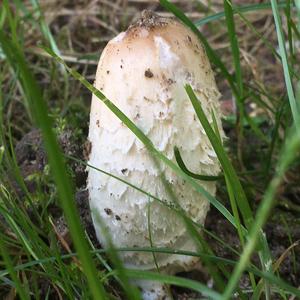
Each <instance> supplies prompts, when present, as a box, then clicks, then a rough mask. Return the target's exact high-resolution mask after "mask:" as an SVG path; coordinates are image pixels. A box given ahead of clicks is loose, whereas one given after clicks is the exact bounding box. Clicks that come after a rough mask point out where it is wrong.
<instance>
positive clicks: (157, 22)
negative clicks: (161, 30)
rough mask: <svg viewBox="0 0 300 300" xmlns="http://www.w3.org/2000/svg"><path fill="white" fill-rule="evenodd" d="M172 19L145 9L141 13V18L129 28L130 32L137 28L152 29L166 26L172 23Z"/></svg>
mask: <svg viewBox="0 0 300 300" xmlns="http://www.w3.org/2000/svg"><path fill="white" fill-rule="evenodd" d="M170 20H171V18H168V19H166V18H164V17H161V16H159V15H158V14H156V13H155V12H153V11H151V10H148V9H145V10H143V11H142V13H141V17H140V18H139V19H138V20H137V21H135V22H134V23H133V24H132V25H130V26H129V28H128V31H130V30H132V29H135V28H137V27H144V28H146V29H152V28H155V27H158V26H166V25H168V23H170Z"/></svg>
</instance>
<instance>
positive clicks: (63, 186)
mask: <svg viewBox="0 0 300 300" xmlns="http://www.w3.org/2000/svg"><path fill="white" fill-rule="evenodd" d="M0 43H1V46H2V49H3V51H4V52H5V55H6V57H7V59H8V61H9V62H10V63H11V64H12V65H13V66H15V64H17V65H18V68H19V76H20V82H21V83H22V85H23V89H24V91H25V93H26V94H27V95H28V99H29V100H30V102H29V103H30V108H31V110H32V115H33V116H34V117H35V119H36V121H37V123H38V124H39V126H40V128H41V130H42V134H43V137H44V143H45V148H46V151H47V154H48V159H49V163H50V166H51V171H52V174H53V177H54V180H55V182H56V186H57V190H58V193H59V196H60V200H61V205H62V208H63V210H64V213H65V216H66V219H67V222H68V225H69V229H70V233H71V236H72V238H73V241H74V244H75V247H76V249H77V251H78V253H79V257H80V260H81V263H82V265H83V269H84V273H85V275H86V277H87V281H88V284H89V286H90V290H91V294H92V295H93V297H94V298H95V299H105V298H106V295H105V291H104V288H103V286H102V285H101V283H100V281H99V280H98V276H97V271H96V268H95V266H94V264H93V262H92V259H91V257H90V254H89V251H88V246H87V243H86V241H85V238H84V233H83V230H82V227H81V225H80V222H79V221H78V220H79V216H78V213H77V211H76V207H75V204H74V194H73V191H72V187H71V184H70V181H69V178H68V175H67V172H66V168H65V167H64V160H63V157H62V154H61V152H60V149H59V146H58V143H57V140H56V138H55V135H54V133H53V131H52V128H53V126H52V122H51V119H50V118H49V116H48V113H47V107H46V105H45V103H44V101H43V98H42V94H41V91H40V89H39V87H38V85H37V83H36V81H35V79H34V77H33V75H32V73H31V72H30V70H29V68H28V66H27V64H26V61H25V58H24V56H23V55H22V53H21V52H20V50H19V49H18V48H17V47H16V46H15V45H14V44H13V43H12V42H11V41H10V40H9V39H8V38H7V37H6V36H5V35H4V34H3V33H2V32H0Z"/></svg>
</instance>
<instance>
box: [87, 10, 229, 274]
mask: <svg viewBox="0 0 300 300" xmlns="http://www.w3.org/2000/svg"><path fill="white" fill-rule="evenodd" d="M185 84H190V85H191V86H192V87H193V89H194V91H195V93H196V95H197V97H198V99H199V100H200V101H201V104H202V107H203V109H204V112H206V115H207V117H208V119H209V120H211V111H212V110H213V111H214V113H215V115H216V118H217V122H218V126H219V130H220V132H221V133H222V132H223V131H222V127H221V121H220V111H219V104H218V98H219V92H218V90H217V87H216V84H215V80H214V75H213V72H212V70H211V67H210V64H209V61H208V59H207V56H206V54H205V51H204V49H203V47H202V46H201V44H200V43H199V40H198V38H197V37H196V36H195V35H194V34H193V33H192V32H191V31H190V30H189V29H188V28H186V27H185V26H184V25H182V24H181V23H179V22H177V21H176V20H174V19H170V18H162V17H158V16H157V15H154V14H153V13H149V12H147V13H144V14H143V16H142V18H141V19H140V20H139V21H138V22H137V23H136V24H134V25H132V26H131V27H129V29H128V30H127V31H126V32H122V33H120V34H119V35H118V36H117V37H116V38H114V39H113V40H111V41H110V42H109V43H108V45H107V46H106V48H105V49H104V51H103V53H102V55H101V58H100V62H99V65H98V69H97V74H96V81H95V86H96V88H98V89H100V90H101V91H102V92H103V93H104V94H105V95H106V97H107V98H108V99H110V100H111V101H112V102H113V103H114V104H115V105H116V106H118V108H119V109H121V110H122V111H123V112H124V113H125V114H126V115H127V116H128V117H129V118H130V119H131V120H133V121H134V122H135V124H136V125H137V126H138V127H139V128H140V129H141V130H142V131H143V132H144V133H145V134H146V135H147V136H148V137H149V138H150V139H151V141H152V142H153V144H154V146H155V147H156V148H157V149H158V150H160V151H162V152H163V153H164V155H166V156H167V157H168V158H169V159H171V160H173V161H175V158H174V153H173V149H174V146H177V147H178V148H179V150H180V153H181V155H182V158H183V160H184V162H185V164H186V165H187V167H188V168H189V169H190V170H191V171H192V172H195V173H198V174H208V175H216V174H217V173H218V172H219V169H220V167H219V163H218V161H217V158H216V154H215V152H214V151H213V149H212V146H211V145H210V142H209V140H208V137H207V136H206V134H205V132H204V130H203V128H202V127H201V125H200V123H199V120H197V117H196V115H195V112H194V110H193V107H192V105H191V103H190V100H189V98H188V96H187V94H186V92H185V90H184V85H185ZM89 140H90V142H91V145H92V149H91V154H90V159H89V164H91V165H93V166H96V167H98V168H101V169H104V170H106V171H107V172H110V173H112V174H115V175H117V176H119V177H122V178H124V179H126V180H127V181H129V182H131V183H133V184H135V185H136V186H138V187H140V188H142V189H144V190H145V191H147V192H149V193H150V194H152V195H155V196H156V197H158V198H160V199H167V200H168V201H171V199H170V197H169V194H168V192H167V191H166V188H165V185H164V184H163V182H162V180H161V177H160V174H161V172H162V171H163V172H164V175H165V178H166V179H167V181H168V182H169V183H170V184H171V187H172V190H173V192H174V193H175V195H176V197H177V200H178V202H179V203H180V205H181V207H182V208H183V209H184V210H185V211H186V213H187V214H188V215H189V216H190V217H191V219H192V220H194V221H195V222H198V223H199V224H203V223H204V220H205V217H206V214H207V211H208V209H209V203H208V202H207V200H206V199H205V197H204V196H202V195H200V194H199V193H197V192H196V191H195V190H193V188H192V187H190V186H189V185H188V184H186V183H185V181H184V180H183V179H181V178H179V177H178V176H177V175H176V174H175V173H174V172H173V171H172V170H170V169H169V168H167V167H166V166H165V165H163V164H160V167H159V168H158V166H157V165H156V164H155V163H154V161H153V158H152V157H151V155H150V154H149V153H148V151H147V149H146V147H145V146H144V145H143V144H142V143H141V142H140V141H139V140H138V139H137V138H136V137H135V135H134V134H133V133H132V132H131V131H130V130H129V129H128V128H127V127H126V126H125V125H124V124H123V123H122V122H121V121H120V120H119V119H118V118H117V117H116V116H115V115H114V114H113V113H112V112H111V111H110V110H109V109H108V108H107V107H106V106H105V105H104V104H103V103H102V102H101V101H100V100H99V99H98V98H97V97H96V96H93V99H92V107H91V114H90V128H89ZM202 185H203V187H204V188H205V189H206V190H207V191H208V192H209V193H210V194H212V195H214V194H215V189H216V187H215V183H214V182H203V183H202ZM88 189H89V195H90V207H91V210H92V213H93V214H94V218H93V220H94V226H95V229H96V233H97V236H98V239H99V241H100V242H101V243H102V244H103V245H104V246H105V245H106V242H105V238H104V236H103V235H102V231H101V226H100V224H99V223H98V222H97V218H96V217H95V214H99V216H100V217H101V219H102V221H103V222H104V223H105V225H106V227H107V228H108V230H109V232H110V234H111V238H112V241H113V243H114V245H115V246H116V247H133V246H138V247H149V246H150V241H149V234H148V232H149V231H148V219H147V212H148V209H147V205H148V203H149V202H151V214H150V228H151V232H152V240H153V244H154V245H155V246H156V247H169V248H173V249H177V250H179V249H181V250H190V251H192V250H195V245H194V242H193V241H192V239H191V237H190V236H189V234H188V232H187V229H186V227H185V225H184V223H183V221H182V219H181V218H180V217H179V216H178V215H177V214H176V213H175V212H174V211H172V210H170V209H169V208H168V207H166V206H163V205H162V204H160V203H158V202H156V201H152V200H151V199H149V197H147V196H146V195H144V194H142V193H140V192H138V191H136V190H134V189H133V188H131V187H129V186H127V185H125V184H124V183H122V182H120V181H117V180H116V179H113V178H111V177H109V176H107V175H104V174H102V173H100V172H98V171H96V170H94V169H89V176H88ZM122 259H123V261H124V264H125V265H126V266H127V267H130V268H138V269H150V270H151V269H155V264H154V261H153V255H152V254H151V253H142V252H126V253H125V252H124V253H122ZM156 259H157V261H158V264H159V266H160V267H161V268H165V269H166V270H168V271H167V272H173V271H177V270H180V269H184V270H188V269H191V268H193V265H194V263H195V258H192V257H187V256H178V255H165V254H160V255H159V254H157V255H156Z"/></svg>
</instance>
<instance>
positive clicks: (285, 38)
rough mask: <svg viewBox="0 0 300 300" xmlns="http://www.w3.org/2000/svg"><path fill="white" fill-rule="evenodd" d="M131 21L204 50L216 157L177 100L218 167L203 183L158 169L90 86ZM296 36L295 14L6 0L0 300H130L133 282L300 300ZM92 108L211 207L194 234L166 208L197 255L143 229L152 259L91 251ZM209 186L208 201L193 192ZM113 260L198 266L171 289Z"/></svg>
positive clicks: (289, 10)
mask: <svg viewBox="0 0 300 300" xmlns="http://www.w3.org/2000/svg"><path fill="white" fill-rule="evenodd" d="M143 9H151V10H153V11H155V12H156V13H158V14H160V15H163V16H170V17H171V16H172V17H174V18H177V19H178V20H180V21H181V22H182V23H184V24H185V26H187V27H188V28H189V29H190V30H191V31H193V32H194V35H195V36H196V38H198V39H199V40H200V41H201V43H202V45H203V46H204V48H205V51H206V54H207V56H208V58H209V60H210V63H211V66H212V68H213V71H214V74H215V78H216V83H217V86H218V89H219V91H220V94H221V97H220V107H221V111H222V124H223V129H224V132H225V135H226V138H225V139H224V140H223V142H222V141H221V140H220V135H219V131H218V129H217V126H216V122H215V121H214V118H213V117H212V118H211V116H207V115H206V114H205V113H204V110H203V108H202V106H201V102H199V101H198V99H197V96H196V95H195V93H194V91H193V89H192V87H191V86H188V85H187V86H185V90H186V91H185V92H186V95H187V97H188V99H189V100H190V103H191V105H192V107H193V109H194V111H195V116H196V117H197V120H198V121H199V123H200V124H201V126H202V128H203V132H205V134H206V135H207V137H208V139H209V141H210V143H211V145H212V147H213V149H214V151H215V153H216V155H217V158H218V160H219V162H220V165H221V173H220V174H219V175H218V176H215V177H214V178H211V177H209V176H206V174H194V173H193V172H191V171H190V170H189V169H188V168H187V167H186V166H185V163H184V160H182V157H181V155H180V151H179V150H178V149H177V148H176V147H175V148H174V156H175V157H176V159H175V158H174V159H172V160H169V159H168V158H167V157H166V155H165V153H164V152H160V151H159V150H158V149H157V148H155V145H154V144H153V143H152V142H151V141H150V140H149V138H148V137H147V136H146V135H145V134H144V133H143V131H142V130H141V129H140V128H139V127H137V126H136V124H135V123H134V122H132V120H130V119H129V118H128V116H126V115H125V114H124V113H123V112H122V111H121V110H119V108H118V107H117V106H115V105H114V104H113V103H112V102H110V101H109V99H107V98H106V97H105V95H104V94H102V92H101V91H100V90H97V89H96V88H95V87H94V86H93V83H94V80H95V74H96V67H97V64H98V60H99V57H100V55H101V52H102V50H103V49H104V47H105V45H106V44H107V42H108V41H109V40H111V39H112V38H114V37H115V36H116V35H117V34H118V33H119V32H122V31H125V30H126V29H127V28H128V26H129V25H130V24H131V23H132V22H134V21H136V20H137V18H138V17H139V15H140V13H141V11H142V10H143ZM299 37H300V5H299V3H298V1H295V2H293V1H290V0H287V1H277V0H271V1H270V2H268V1H266V2H262V1H256V0H252V1H247V2H245V1H243V0H237V1H231V0H224V2H223V1H221V0H213V1H210V0H204V1H199V0H194V1H193V0H189V1H188V0H177V1H167V0H160V1H150V0H149V1H146V0H127V1H125V0H118V1H106V0H98V1H97V0H96V1H91V0H81V1H70V0H66V1H58V0H51V1H48V0H40V1H38V0H26V1H20V0H3V1H2V2H1V4H0V82H1V85H0V279H1V280H0V298H1V299H129V300H132V299H141V298H140V293H139V291H138V289H136V288H135V287H134V286H133V285H131V280H132V279H146V280H153V281H158V282H164V283H166V284H169V285H170V286H171V288H170V290H171V293H172V295H173V298H174V299H175V300H176V299H182V300H183V299H232V298H235V299H290V300H292V299H297V298H300V245H299V241H300V218H299V217H300V186H299V182H300V155H299V153H300V152H299V149H300V105H299V101H300V100H299V97H300V81H299V80H300V78H299V66H300V64H299V45H300V44H299V41H300V39H299ZM152 75H153V74H151V76H152ZM116 88H117V87H116ZM92 94H94V95H96V96H97V97H98V98H99V101H103V103H104V104H105V105H106V106H107V107H108V108H109V109H110V110H111V111H112V112H113V113H114V114H115V117H116V118H119V119H120V120H121V121H122V122H123V124H124V125H125V126H127V127H128V128H129V130H131V131H132V132H133V133H134V134H135V135H136V137H137V138H138V139H139V140H140V141H141V142H142V143H143V144H144V145H145V146H146V147H147V149H148V151H149V152H150V153H151V154H152V155H153V156H154V157H155V159H157V160H158V161H159V163H161V164H163V165H164V166H165V167H166V168H168V169H170V170H172V172H173V173H174V174H176V176H178V178H181V179H182V180H185V181H186V182H187V184H189V185H190V187H191V189H194V190H196V191H197V192H198V193H200V194H201V195H203V196H204V197H205V198H206V199H207V201H209V202H210V211H209V212H208V214H207V217H206V221H205V224H204V226H202V225H201V224H197V223H195V222H193V220H192V219H191V218H190V217H189V216H188V215H186V214H185V212H184V211H182V210H181V209H178V207H177V206H176V205H174V206H171V207H170V209H172V210H174V211H175V212H176V213H177V214H178V215H179V216H178V217H183V220H184V224H185V226H186V230H187V231H188V232H189V234H190V235H191V239H194V240H195V242H196V244H197V251H180V249H171V248H162V247H160V248H159V247H155V240H153V241H152V240H151V231H150V230H149V239H150V244H149V247H146V248H140V247H130V248H128V247H125V248H117V247H115V246H114V245H113V244H111V243H109V246H108V247H107V248H105V249H104V248H102V247H101V245H100V243H99V242H98V240H97V238H96V234H95V231H94V227H93V224H92V219H91V213H90V208H89V194H88V190H87V189H86V179H87V172H86V168H87V161H88V157H89V153H90V151H91V149H90V144H89V142H88V140H87V136H88V130H89V113H90V105H91V98H92ZM208 120H212V121H210V122H208ZM90 167H91V166H90ZM93 167H96V168H97V166H93ZM98 171H99V172H102V173H103V172H108V173H109V170H98ZM108 175H109V176H115V175H114V174H108ZM122 178H123V179H122ZM122 178H116V179H117V180H123V182H124V184H127V185H128V186H129V187H130V188H131V189H135V190H137V191H138V192H140V193H141V194H144V195H146V196H147V197H149V199H151V201H161V199H160V195H152V194H151V193H149V191H147V190H144V189H143V188H141V187H140V186H138V185H137V183H136V182H130V181H128V180H126V177H122ZM124 178H125V179H124ZM124 180H125V181H124ZM207 180H210V181H211V180H213V181H214V182H215V183H216V185H217V193H216V195H210V194H209V193H207V192H206V190H205V189H203V187H202V185H203V186H204V185H205V182H206V181H207ZM175 196H176V195H175ZM148 221H149V223H150V220H148ZM148 225H149V224H148ZM107 238H108V239H109V237H107ZM132 246H134V245H132ZM125 252H141V253H142V252H150V253H152V254H153V257H154V261H155V257H156V255H170V254H174V253H176V254H178V255H179V254H181V255H186V256H192V257H198V258H199V259H200V261H201V265H202V266H201V268H200V269H199V268H198V269H197V270H193V271H189V272H181V273H179V274H177V275H176V276H175V275H173V274H172V275H168V274H164V273H162V272H159V271H157V270H150V271H149V270H147V271H143V270H132V269H128V268H125V267H124V264H123V262H122V260H121V259H120V254H121V253H125Z"/></svg>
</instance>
